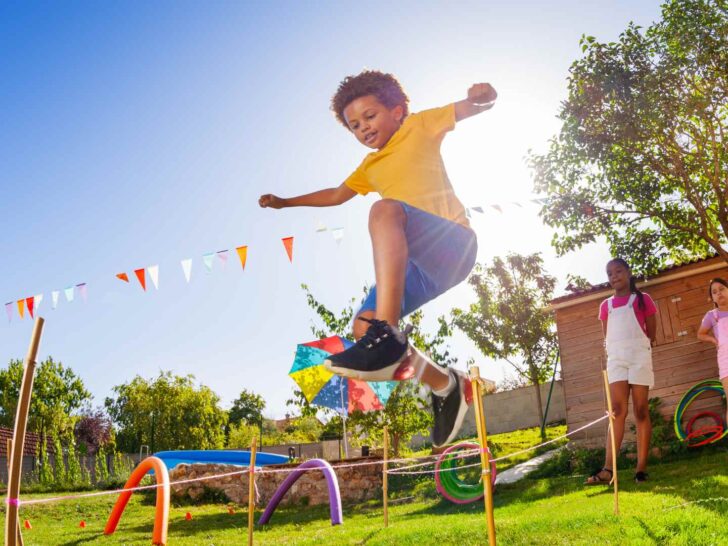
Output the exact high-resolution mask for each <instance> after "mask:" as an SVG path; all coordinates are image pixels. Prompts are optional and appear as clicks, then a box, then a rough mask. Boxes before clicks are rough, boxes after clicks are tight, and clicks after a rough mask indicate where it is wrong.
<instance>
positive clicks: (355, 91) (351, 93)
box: [331, 70, 409, 129]
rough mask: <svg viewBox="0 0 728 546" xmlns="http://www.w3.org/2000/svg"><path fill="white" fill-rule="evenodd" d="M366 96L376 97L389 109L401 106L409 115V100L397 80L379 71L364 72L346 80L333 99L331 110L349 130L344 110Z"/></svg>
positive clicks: (340, 85)
mask: <svg viewBox="0 0 728 546" xmlns="http://www.w3.org/2000/svg"><path fill="white" fill-rule="evenodd" d="M366 95H374V96H375V97H376V98H377V100H378V101H379V102H381V103H382V104H383V105H384V106H386V107H387V108H394V107H395V106H397V105H401V106H402V108H403V109H404V117H407V114H408V113H409V108H408V106H407V104H408V103H409V98H408V97H407V95H406V94H405V92H404V90H403V89H402V86H401V85H400V83H399V82H398V81H397V78H395V77H394V76H393V75H392V74H385V73H384V72H379V71H378V70H364V71H362V72H361V73H359V74H357V75H356V76H347V77H346V78H344V79H343V80H342V82H341V83H340V84H339V88H338V89H337V90H336V93H335V94H334V96H333V97H332V98H331V109H332V110H333V111H334V113H335V114H336V119H338V120H339V122H341V124H342V125H343V126H344V127H346V128H347V129H348V128H349V126H348V125H347V124H346V120H345V119H344V108H346V107H347V106H348V105H349V104H350V103H351V102H352V101H354V100H356V99H358V98H359V97H364V96H366Z"/></svg>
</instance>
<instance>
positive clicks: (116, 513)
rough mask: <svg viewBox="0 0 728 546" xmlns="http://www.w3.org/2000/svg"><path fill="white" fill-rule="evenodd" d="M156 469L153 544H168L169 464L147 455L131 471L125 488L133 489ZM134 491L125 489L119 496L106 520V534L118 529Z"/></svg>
mask: <svg viewBox="0 0 728 546" xmlns="http://www.w3.org/2000/svg"><path fill="white" fill-rule="evenodd" d="M150 470H154V475H155V476H156V478H157V485H158V486H159V487H157V507H156V508H155V513H154V530H153V531H152V544H160V545H165V544H167V525H168V523H169V495H170V491H169V472H168V471H167V466H166V465H165V464H164V462H162V460H161V459H158V458H157V457H147V458H146V459H144V460H143V461H142V462H140V463H139V464H138V465H137V467H136V468H135V469H134V472H132V473H131V476H129V479H128V480H127V482H126V484H125V485H124V489H131V488H133V487H136V486H137V485H139V482H140V481H141V480H142V478H143V477H144V476H145V475H146V474H147V472H149V471H150ZM132 493H133V491H124V492H123V493H121V494H120V495H119V498H118V499H117V501H116V504H115V505H114V508H113V509H112V510H111V515H110V516H109V521H107V522H106V527H105V528H104V534H105V535H110V534H113V532H114V531H116V526H117V525H118V524H119V520H120V519H121V514H123V513H124V508H126V504H127V503H128V502H129V499H130V498H131V494H132Z"/></svg>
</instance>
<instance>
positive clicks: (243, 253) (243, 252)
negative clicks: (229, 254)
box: [235, 246, 248, 269]
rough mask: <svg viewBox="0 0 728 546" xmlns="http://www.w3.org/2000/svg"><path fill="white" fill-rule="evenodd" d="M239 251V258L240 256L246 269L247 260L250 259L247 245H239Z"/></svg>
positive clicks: (241, 262) (241, 263)
mask: <svg viewBox="0 0 728 546" xmlns="http://www.w3.org/2000/svg"><path fill="white" fill-rule="evenodd" d="M235 250H237V252H238V258H240V265H241V266H242V268H243V269H245V261H246V260H247V259H248V247H247V246H239V247H238V248H236V249H235Z"/></svg>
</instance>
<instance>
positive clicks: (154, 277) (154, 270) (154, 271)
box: [147, 265, 159, 290]
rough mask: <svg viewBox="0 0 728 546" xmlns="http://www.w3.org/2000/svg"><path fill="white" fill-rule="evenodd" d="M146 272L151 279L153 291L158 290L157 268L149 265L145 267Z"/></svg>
mask: <svg viewBox="0 0 728 546" xmlns="http://www.w3.org/2000/svg"><path fill="white" fill-rule="evenodd" d="M147 272H148V273H149V278H150V279H152V284H153V285H154V289H155V290H159V266H158V265H150V266H149V267H147Z"/></svg>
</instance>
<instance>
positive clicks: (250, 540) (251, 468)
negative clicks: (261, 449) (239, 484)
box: [248, 437, 257, 546]
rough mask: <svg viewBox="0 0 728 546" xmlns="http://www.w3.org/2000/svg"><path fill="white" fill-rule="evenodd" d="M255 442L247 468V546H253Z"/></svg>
mask: <svg viewBox="0 0 728 546" xmlns="http://www.w3.org/2000/svg"><path fill="white" fill-rule="evenodd" d="M256 440H257V438H255V437H253V441H252V442H251V445H250V463H249V467H248V546H253V517H254V516H255V452H256V447H257V446H256V443H257V442H256Z"/></svg>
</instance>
